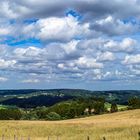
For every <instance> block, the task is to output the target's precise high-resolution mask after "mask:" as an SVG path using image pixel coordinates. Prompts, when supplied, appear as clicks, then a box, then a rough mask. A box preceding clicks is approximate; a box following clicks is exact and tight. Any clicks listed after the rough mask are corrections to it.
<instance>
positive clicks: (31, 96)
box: [0, 89, 140, 106]
mask: <svg viewBox="0 0 140 140" xmlns="http://www.w3.org/2000/svg"><path fill="white" fill-rule="evenodd" d="M135 96H136V97H139V98H140V91H138V90H118V91H89V90H83V89H49V90H44V89H43V90H40V89H29V90H0V103H1V104H8V105H10V104H12V105H19V104H21V105H23V104H30V103H31V106H34V105H46V104H48V105H50V103H51V105H52V103H57V102H61V101H65V100H69V99H72V98H77V97H82V98H88V97H103V98H105V100H106V101H107V102H112V101H113V102H116V103H117V104H127V102H128V100H129V99H130V98H131V97H135ZM44 102H45V104H43V103H44Z"/></svg>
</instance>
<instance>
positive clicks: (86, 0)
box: [0, 0, 140, 18]
mask: <svg viewBox="0 0 140 140" xmlns="http://www.w3.org/2000/svg"><path fill="white" fill-rule="evenodd" d="M126 7H127V8H126ZM139 7H140V3H139V1H138V0H128V1H127V3H126V2H125V1H120V0H112V1H108V2H107V4H106V0H94V1H93V0H77V1H75V0H67V2H66V1H65V0H55V2H54V1H44V0H40V1H37V0H21V1H18V0H13V1H12V2H10V0H7V1H1V9H2V10H1V13H0V15H1V16H3V15H5V16H6V17H10V18H25V17H26V18H44V17H50V16H59V17H60V16H64V15H65V11H66V10H68V9H75V10H76V11H78V12H79V13H81V14H84V15H85V18H90V17H104V16H106V15H109V14H111V15H114V16H117V17H130V16H131V17H132V16H135V17H139V13H140V8H139Z"/></svg>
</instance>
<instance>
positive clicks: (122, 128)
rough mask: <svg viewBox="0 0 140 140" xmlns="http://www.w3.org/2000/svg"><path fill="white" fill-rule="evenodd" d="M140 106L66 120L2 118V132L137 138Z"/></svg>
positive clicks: (42, 137) (66, 138)
mask: <svg viewBox="0 0 140 140" xmlns="http://www.w3.org/2000/svg"><path fill="white" fill-rule="evenodd" d="M138 132H140V110H132V111H125V112H118V113H113V114H106V115H100V116H93V117H87V118H83V119H75V120H66V121H56V122H48V121H0V134H3V133H5V135H7V136H13V135H14V134H16V135H18V136H28V135H30V136H31V140H46V138H47V136H48V135H49V136H50V140H57V139H56V136H59V140H86V136H87V135H89V136H90V140H101V139H102V137H103V136H105V137H106V139H107V140H138Z"/></svg>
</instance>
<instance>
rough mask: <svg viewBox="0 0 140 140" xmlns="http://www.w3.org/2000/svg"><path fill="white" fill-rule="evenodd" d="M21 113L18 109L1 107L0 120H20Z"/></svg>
mask: <svg viewBox="0 0 140 140" xmlns="http://www.w3.org/2000/svg"><path fill="white" fill-rule="evenodd" d="M21 117H22V113H21V111H20V110H19V109H1V110H0V120H20V119H21Z"/></svg>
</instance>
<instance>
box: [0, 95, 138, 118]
mask: <svg viewBox="0 0 140 140" xmlns="http://www.w3.org/2000/svg"><path fill="white" fill-rule="evenodd" d="M138 108H140V98H137V97H132V98H131V99H129V101H128V109H138ZM117 111H118V106H117V104H116V103H112V104H111V108H110V110H108V109H107V108H106V107H105V99H104V98H95V97H92V98H86V99H84V98H78V99H72V100H69V101H63V102H60V103H57V104H55V105H53V106H51V107H46V106H42V107H36V108H30V109H29V108H28V109H25V108H22V109H21V108H4V109H0V120H65V119H72V118H80V117H84V116H90V115H98V114H104V113H109V112H110V113H113V112H117Z"/></svg>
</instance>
